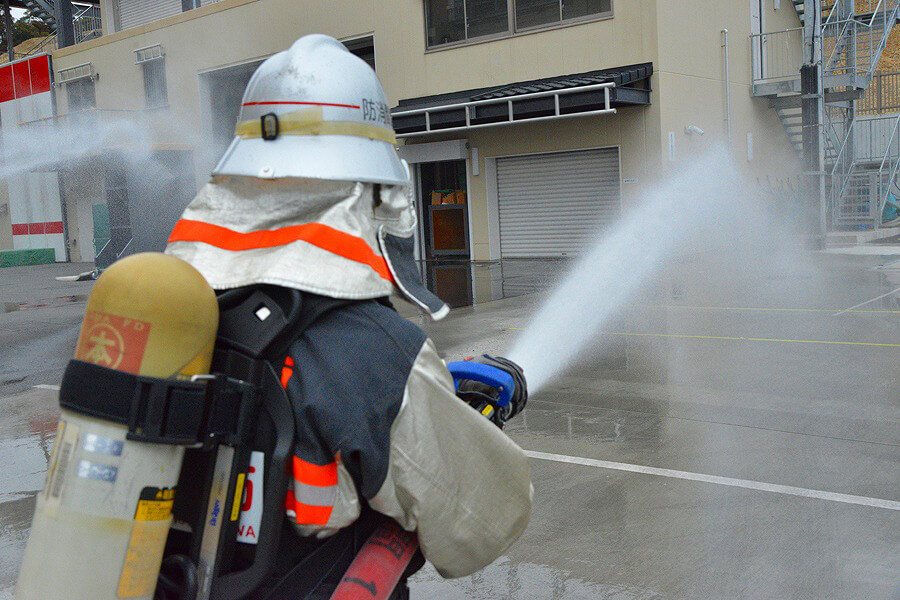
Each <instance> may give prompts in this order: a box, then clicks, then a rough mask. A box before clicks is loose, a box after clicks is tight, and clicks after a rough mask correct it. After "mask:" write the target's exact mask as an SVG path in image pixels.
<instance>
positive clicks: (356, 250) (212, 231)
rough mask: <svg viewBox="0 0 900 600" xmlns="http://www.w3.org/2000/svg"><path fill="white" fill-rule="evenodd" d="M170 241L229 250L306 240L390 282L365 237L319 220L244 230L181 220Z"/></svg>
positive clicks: (381, 259) (384, 267) (380, 258)
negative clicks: (364, 266)
mask: <svg viewBox="0 0 900 600" xmlns="http://www.w3.org/2000/svg"><path fill="white" fill-rule="evenodd" d="M169 242H203V243H204V244H209V245H210V246H215V247H216V248H221V249H223V250H231V251H241V250H254V249H257V248H274V247H276V246H285V245H287V244H290V243H292V242H306V243H307V244H310V245H312V246H315V247H317V248H320V249H322V250H325V251H326V252H331V253H332V254H336V255H338V256H341V257H343V258H346V259H347V260H352V261H353V262H358V263H360V264H364V265H368V266H369V267H371V268H372V269H374V271H375V272H376V273H378V274H379V275H380V276H381V277H382V278H384V279H387V280H388V281H393V278H392V277H391V272H390V269H388V266H387V261H385V260H384V258H383V257H381V256H379V255H378V254H376V253H375V251H374V250H372V248H370V247H369V244H367V243H366V241H365V240H363V239H362V238H358V237H356V236H354V235H350V234H349V233H345V232H343V231H340V230H338V229H335V228H334V227H329V226H328V225H323V224H322V223H305V224H302V225H290V226H288V227H281V228H279V229H261V230H259V231H248V232H246V233H243V232H240V231H234V230H232V229H228V228H227V227H221V226H219V225H213V224H211V223H204V222H202V221H192V220H190V219H181V220H180V221H178V222H177V223H176V224H175V227H174V229H172V234H171V235H170V236H169Z"/></svg>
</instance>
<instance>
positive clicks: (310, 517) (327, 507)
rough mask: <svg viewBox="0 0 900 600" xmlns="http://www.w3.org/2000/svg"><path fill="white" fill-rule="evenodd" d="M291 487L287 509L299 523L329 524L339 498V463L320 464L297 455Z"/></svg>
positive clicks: (289, 514) (286, 502)
mask: <svg viewBox="0 0 900 600" xmlns="http://www.w3.org/2000/svg"><path fill="white" fill-rule="evenodd" d="M293 458H294V460H293V476H294V477H293V478H294V481H293V482H292V484H291V489H290V490H289V491H288V493H287V498H286V499H285V510H286V511H287V514H288V516H289V517H291V518H292V519H294V520H295V521H296V523H297V524H298V525H327V524H328V519H329V518H330V517H331V512H332V510H333V509H334V503H335V501H336V500H337V492H338V489H337V483H338V472H337V462H336V461H334V462H331V463H329V464H327V465H316V464H313V463H310V462H307V461H305V460H302V459H301V458H300V457H298V456H294V457H293Z"/></svg>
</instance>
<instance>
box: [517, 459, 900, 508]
mask: <svg viewBox="0 0 900 600" xmlns="http://www.w3.org/2000/svg"><path fill="white" fill-rule="evenodd" d="M525 454H526V456H529V457H531V458H536V459H538V460H549V461H553V462H561V463H569V464H573V465H582V466H585V467H596V468H598V469H613V470H615V471H628V472H629V473H642V474H645V475H658V476H659V477H670V478H673V479H685V480H687V481H701V482H703V483H714V484H717V485H727V486H730V487H737V488H745V489H748V490H758V491H761V492H772V493H775V494H787V495H788V496H799V497H801V498H814V499H816V500H831V501H832V502H843V503H844V504H859V505H860V506H871V507H874V508H886V509H888V510H900V502H894V501H893V500H883V499H881V498H867V497H865V496H853V495H850V494H837V493H835V492H823V491H820V490H809V489H806V488H801V487H794V486H792V485H779V484H777V483H764V482H761V481H750V480H748V479H733V478H731V477H719V476H718V475H704V474H703V473H691V472H689V471H675V470H673V469H660V468H657V467H645V466H643V465H632V464H628V463H620V462H610V461H607V460H597V459H594V458H582V457H580V456H567V455H565V454H549V453H547V452H536V451H534V450H525Z"/></svg>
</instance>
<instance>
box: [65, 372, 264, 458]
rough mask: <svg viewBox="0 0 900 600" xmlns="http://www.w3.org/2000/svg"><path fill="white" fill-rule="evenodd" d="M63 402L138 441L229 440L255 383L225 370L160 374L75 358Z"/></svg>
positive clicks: (241, 429) (239, 431)
mask: <svg viewBox="0 0 900 600" xmlns="http://www.w3.org/2000/svg"><path fill="white" fill-rule="evenodd" d="M59 405H60V407H62V408H65V409H68V410H71V411H74V412H78V413H81V414H84V415H88V416H91V417H97V418H99V419H104V420H106V421H111V422H113V423H119V424H122V425H127V426H128V433H127V435H126V437H127V438H128V439H129V440H133V441H137V442H151V443H157V444H172V445H179V446H191V445H195V444H210V443H213V442H215V441H222V442H225V443H229V442H230V441H231V440H233V439H234V438H235V436H240V435H241V434H243V433H245V426H244V422H245V420H246V415H247V413H248V411H251V410H252V409H253V388H252V386H251V385H249V384H247V383H245V382H243V381H239V380H237V379H233V378H230V377H225V376H224V375H206V376H202V377H201V378H200V379H199V380H194V381H181V380H177V379H161V378H158V377H146V376H141V375H133V374H131V373H124V372H122V371H117V370H115V369H108V368H106V367H102V366H100V365H95V364H93V363H89V362H84V361H81V360H74V359H73V360H71V361H69V364H68V365H67V366H66V371H65V373H64V374H63V379H62V383H61V385H60V390H59Z"/></svg>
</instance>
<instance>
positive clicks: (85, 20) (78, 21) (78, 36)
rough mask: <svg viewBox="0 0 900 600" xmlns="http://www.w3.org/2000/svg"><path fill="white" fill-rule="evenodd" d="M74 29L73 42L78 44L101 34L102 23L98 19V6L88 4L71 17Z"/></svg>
mask: <svg viewBox="0 0 900 600" xmlns="http://www.w3.org/2000/svg"><path fill="white" fill-rule="evenodd" d="M72 24H73V26H74V29H75V43H76V44H80V43H81V42H84V41H86V40H88V39H92V38H95V37H100V36H101V35H103V24H102V22H101V20H100V7H98V6H88V7H87V8H85V9H84V10H82V11H81V12H80V13H78V14H77V15H75V16H74V17H73V18H72Z"/></svg>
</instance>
